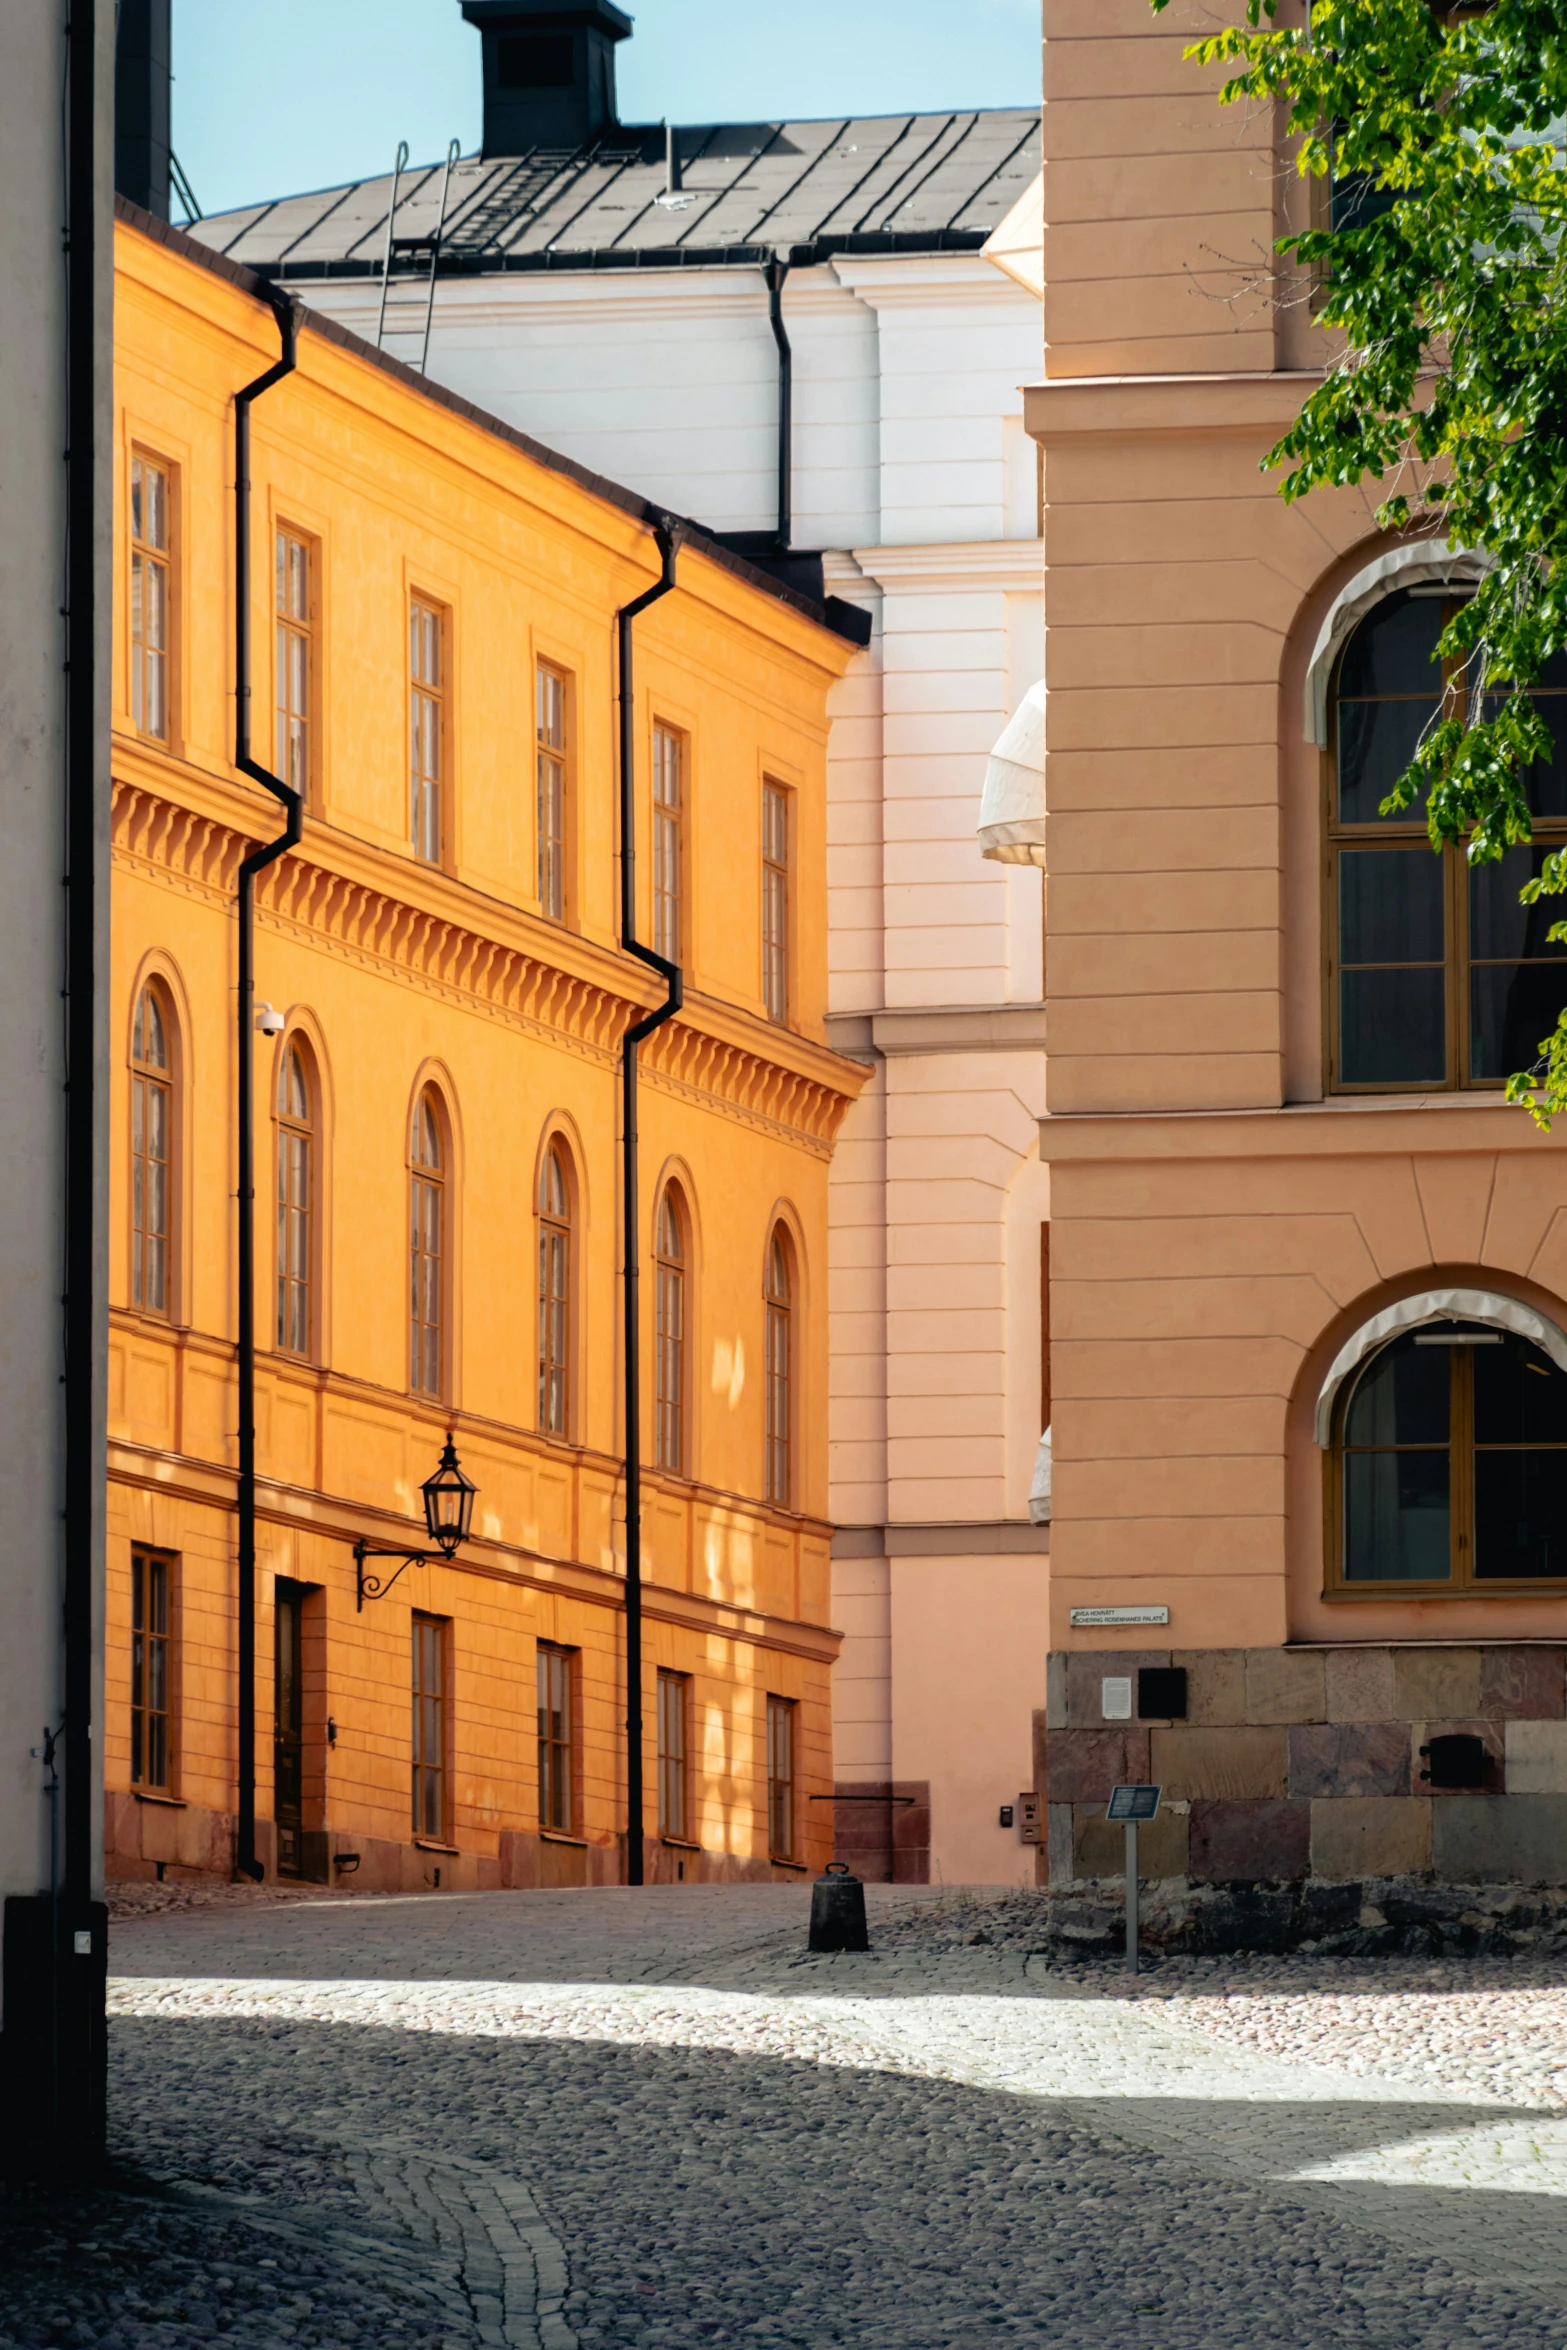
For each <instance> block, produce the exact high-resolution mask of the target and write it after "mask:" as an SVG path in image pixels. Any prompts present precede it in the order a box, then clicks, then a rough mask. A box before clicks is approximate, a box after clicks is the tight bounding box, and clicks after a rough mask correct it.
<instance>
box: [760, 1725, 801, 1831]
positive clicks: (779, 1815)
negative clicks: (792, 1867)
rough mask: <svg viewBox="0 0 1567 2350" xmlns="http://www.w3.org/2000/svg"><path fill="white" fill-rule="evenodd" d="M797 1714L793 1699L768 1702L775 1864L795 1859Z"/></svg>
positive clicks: (769, 1813)
mask: <svg viewBox="0 0 1567 2350" xmlns="http://www.w3.org/2000/svg"><path fill="white" fill-rule="evenodd" d="M798 1711H799V1708H798V1707H797V1706H796V1704H795V1701H794V1699H793V1698H792V1697H769V1698H768V1700H767V1849H768V1851H769V1853H770V1854H771V1855H772V1857H773V1859H774V1860H793V1858H794V1832H795V1820H794V1813H795V1802H794V1734H795V1715H796V1714H797V1712H798Z"/></svg>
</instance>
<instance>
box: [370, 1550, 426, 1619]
mask: <svg viewBox="0 0 1567 2350" xmlns="http://www.w3.org/2000/svg"><path fill="white" fill-rule="evenodd" d="M434 1556H435V1553H434V1551H431V1550H408V1549H406V1548H405V1547H404V1545H403V1544H402V1543H398V1545H397V1546H396V1548H395V1549H392V1550H377V1549H376V1548H375V1546H374V1545H373V1544H372V1543H369V1542H356V1543H355V1544H354V1608H355V1612H356V1613H362V1612H363V1609H364V1604H365V1601H366V1600H367V1599H384V1598H385V1597H386V1595H387V1593H388V1592H389V1591H390V1590H391V1588H392V1585H393V1584H394V1583H395V1582H396V1581H397V1579H398V1576H400V1575H403V1574H406V1572H407V1571H408V1569H409V1568H410V1567H426V1566H428V1565H429V1563H430V1561H431V1559H432V1558H434ZM366 1559H401V1560H402V1562H403V1563H402V1565H401V1566H400V1567H399V1568H398V1570H397V1574H396V1575H367V1574H366V1573H365V1560H366Z"/></svg>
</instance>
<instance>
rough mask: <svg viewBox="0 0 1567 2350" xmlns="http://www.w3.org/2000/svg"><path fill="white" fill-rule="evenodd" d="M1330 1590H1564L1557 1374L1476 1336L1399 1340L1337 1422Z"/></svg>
mask: <svg viewBox="0 0 1567 2350" xmlns="http://www.w3.org/2000/svg"><path fill="white" fill-rule="evenodd" d="M1335 1418H1336V1426H1335V1435H1334V1444H1333V1450H1332V1454H1331V1456H1330V1457H1331V1464H1332V1478H1333V1484H1334V1488H1335V1491H1334V1495H1333V1501H1334V1508H1333V1526H1334V1538H1333V1542H1332V1545H1331V1555H1330V1560H1329V1576H1328V1581H1329V1587H1330V1588H1333V1587H1335V1586H1336V1587H1338V1588H1341V1589H1344V1590H1352V1591H1360V1590H1364V1589H1365V1588H1366V1586H1367V1585H1370V1584H1397V1585H1398V1586H1399V1587H1400V1588H1401V1589H1404V1590H1408V1589H1410V1588H1412V1587H1421V1588H1424V1589H1427V1590H1433V1591H1457V1590H1473V1591H1475V1592H1477V1593H1485V1592H1494V1591H1498V1590H1506V1589H1508V1588H1509V1587H1512V1588H1514V1589H1517V1588H1519V1587H1524V1588H1527V1589H1531V1590H1537V1589H1538V1588H1539V1586H1540V1585H1541V1584H1542V1583H1558V1582H1559V1583H1567V1533H1564V1531H1563V1526H1562V1518H1561V1509H1560V1494H1561V1488H1562V1480H1563V1475H1564V1473H1567V1371H1563V1370H1562V1369H1561V1368H1560V1366H1559V1365H1558V1364H1557V1363H1555V1362H1553V1361H1552V1359H1551V1357H1550V1356H1549V1355H1548V1354H1546V1353H1545V1352H1544V1351H1543V1349H1541V1348H1540V1347H1538V1346H1536V1345H1534V1344H1533V1343H1532V1341H1531V1340H1529V1339H1527V1338H1523V1337H1519V1336H1518V1335H1517V1334H1516V1333H1514V1332H1513V1331H1510V1330H1500V1329H1496V1328H1493V1327H1490V1326H1488V1325H1486V1324H1484V1323H1480V1322H1465V1321H1453V1322H1446V1323H1442V1324H1440V1325H1438V1326H1437V1327H1436V1328H1429V1327H1428V1328H1421V1329H1414V1330H1409V1331H1406V1332H1404V1333H1403V1334H1402V1335H1401V1336H1399V1337H1396V1338H1393V1339H1390V1340H1389V1342H1388V1343H1387V1344H1386V1345H1385V1346H1383V1347H1380V1348H1379V1349H1378V1350H1377V1351H1376V1352H1375V1353H1374V1354H1371V1355H1369V1356H1367V1358H1366V1360H1365V1361H1364V1362H1363V1363H1362V1364H1361V1365H1360V1367H1359V1369H1358V1370H1357V1372H1356V1373H1355V1376H1354V1378H1353V1379H1352V1380H1350V1381H1348V1382H1346V1385H1345V1387H1344V1389H1343V1391H1342V1392H1341V1394H1340V1396H1339V1398H1338V1403H1337V1409H1336V1414H1335Z"/></svg>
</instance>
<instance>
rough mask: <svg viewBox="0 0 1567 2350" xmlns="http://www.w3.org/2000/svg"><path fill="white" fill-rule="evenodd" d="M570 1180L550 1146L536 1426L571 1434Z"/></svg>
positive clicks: (543, 1181)
mask: <svg viewBox="0 0 1567 2350" xmlns="http://www.w3.org/2000/svg"><path fill="white" fill-rule="evenodd" d="M571 1275H572V1265H571V1177H570V1173H569V1170H568V1168H567V1164H566V1151H565V1146H564V1144H562V1143H559V1142H552V1143H551V1144H550V1147H549V1149H548V1150H547V1151H546V1152H545V1154H544V1168H543V1172H542V1174H541V1176H540V1178H539V1426H540V1428H541V1429H542V1430H543V1432H544V1434H545V1435H546V1436H569V1435H570V1433H571Z"/></svg>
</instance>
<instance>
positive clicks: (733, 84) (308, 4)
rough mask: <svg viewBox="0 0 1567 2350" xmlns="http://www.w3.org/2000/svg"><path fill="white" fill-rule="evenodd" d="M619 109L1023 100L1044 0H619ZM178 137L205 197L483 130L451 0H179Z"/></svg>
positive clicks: (367, 163) (428, 149) (468, 51)
mask: <svg viewBox="0 0 1567 2350" xmlns="http://www.w3.org/2000/svg"><path fill="white" fill-rule="evenodd" d="M623 5H625V6H626V8H627V12H628V14H631V15H633V16H634V17H635V19H636V32H635V33H634V35H633V36H632V38H631V39H630V40H629V41H626V42H623V43H622V44H621V47H620V50H619V53H618V82H619V94H620V112H621V117H622V119H623V120H624V121H627V122H657V121H660V120H662V119H663V118H664V117H665V116H668V117H670V118H671V119H673V120H674V121H677V122H723V121H731V122H733V121H741V122H747V121H749V122H755V121H771V120H775V119H776V118H777V117H778V116H780V115H818V114H825V115H832V114H850V113H856V114H895V113H899V112H902V111H905V110H907V111H912V110H914V109H916V108H918V109H922V110H923V109H927V108H931V107H947V106H958V107H964V106H1027V105H1034V104H1037V103H1038V99H1039V83H1040V37H1039V0H782V4H780V0H641V4H640V5H637V0H623ZM174 77H175V78H174V148H175V152H176V154H177V155H178V156H179V159H180V162H181V163H182V164H183V166H184V168H185V171H186V173H187V175H188V177H189V179H190V182H191V185H192V187H193V188H194V189H195V192H196V198H197V201H198V202H199V203H200V205H201V208H202V210H203V211H204V212H221V211H225V210H227V209H228V208H229V207H230V206H231V205H235V204H245V203H251V202H255V201H257V200H259V199H260V198H262V197H266V196H283V195H288V194H290V193H292V192H294V191H296V190H299V189H303V188H320V187H331V186H334V185H335V184H336V183H337V182H339V181H341V180H348V179H360V178H363V177H365V176H366V175H367V174H369V173H373V172H383V171H390V169H391V167H392V157H393V153H394V151H395V149H396V146H397V142H398V140H399V139H406V140H407V141H408V144H409V148H410V150H411V152H412V155H413V159H414V161H415V162H416V163H417V162H427V161H430V160H431V159H433V158H434V157H436V156H437V155H440V154H443V153H444V152H445V148H446V142H447V140H448V139H450V138H454V137H455V138H458V139H460V140H461V141H462V146H463V152H464V153H465V154H466V153H470V152H471V151H472V150H473V149H475V148H476V147H477V145H478V143H479V36H478V34H477V33H476V32H474V31H473V30H472V29H471V28H470V27H469V26H468V25H466V24H465V23H464V22H463V18H462V14H461V11H460V9H459V7H458V0H174Z"/></svg>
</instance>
